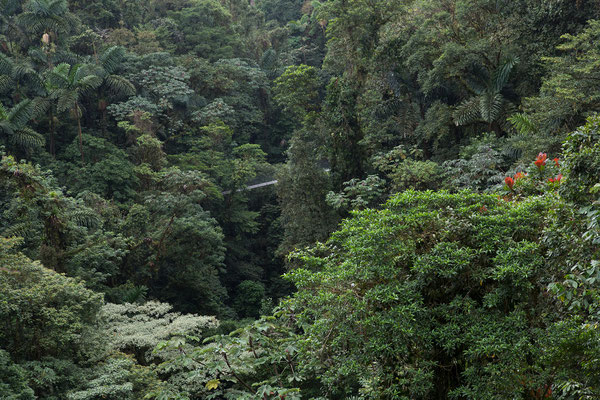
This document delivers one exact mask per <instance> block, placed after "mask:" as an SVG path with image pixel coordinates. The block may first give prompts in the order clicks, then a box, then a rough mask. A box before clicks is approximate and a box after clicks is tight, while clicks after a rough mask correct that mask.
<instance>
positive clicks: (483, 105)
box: [479, 91, 504, 123]
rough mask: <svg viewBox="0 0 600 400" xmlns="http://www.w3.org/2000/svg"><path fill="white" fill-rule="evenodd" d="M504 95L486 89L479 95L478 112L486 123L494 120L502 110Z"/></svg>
mask: <svg viewBox="0 0 600 400" xmlns="http://www.w3.org/2000/svg"><path fill="white" fill-rule="evenodd" d="M503 103H504V97H502V95H501V94H500V93H493V92H489V91H486V92H484V93H482V95H481V96H479V113H480V115H481V119H482V120H484V121H485V122H487V123H491V122H493V121H495V120H496V119H497V118H498V117H499V116H500V113H501V112H502V104H503Z"/></svg>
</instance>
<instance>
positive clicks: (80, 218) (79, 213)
mask: <svg viewBox="0 0 600 400" xmlns="http://www.w3.org/2000/svg"><path fill="white" fill-rule="evenodd" d="M71 218H72V219H73V221H74V222H75V223H76V224H77V225H79V226H85V227H86V228H97V227H99V226H100V218H98V216H97V215H96V214H95V213H94V212H93V211H92V210H90V209H86V208H83V209H78V210H75V211H74V212H73V213H72V214H71Z"/></svg>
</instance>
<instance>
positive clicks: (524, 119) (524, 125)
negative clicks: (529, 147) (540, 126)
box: [507, 113, 537, 135]
mask: <svg viewBox="0 0 600 400" xmlns="http://www.w3.org/2000/svg"><path fill="white" fill-rule="evenodd" d="M507 121H508V122H510V123H511V124H512V126H513V128H515V130H516V131H517V132H518V133H520V134H522V135H524V134H528V133H536V132H537V127H536V126H535V124H534V123H533V122H532V121H531V120H530V119H529V117H528V116H527V115H526V114H521V113H516V114H513V115H511V116H510V117H508V118H507Z"/></svg>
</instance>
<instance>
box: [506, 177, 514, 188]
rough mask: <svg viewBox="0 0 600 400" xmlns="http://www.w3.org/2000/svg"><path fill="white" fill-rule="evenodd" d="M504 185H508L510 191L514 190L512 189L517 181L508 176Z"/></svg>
mask: <svg viewBox="0 0 600 400" xmlns="http://www.w3.org/2000/svg"><path fill="white" fill-rule="evenodd" d="M504 183H506V186H508V188H509V189H510V190H512V188H513V186H514V184H515V181H514V180H513V178H511V177H510V176H507V177H506V178H504Z"/></svg>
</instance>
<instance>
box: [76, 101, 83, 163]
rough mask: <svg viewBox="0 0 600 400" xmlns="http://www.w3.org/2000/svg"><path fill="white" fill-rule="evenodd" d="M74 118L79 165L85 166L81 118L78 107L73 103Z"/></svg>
mask: <svg viewBox="0 0 600 400" xmlns="http://www.w3.org/2000/svg"><path fill="white" fill-rule="evenodd" d="M75 114H76V115H75V116H76V117H77V129H78V133H79V152H80V153H81V163H82V164H85V160H84V159H83V139H82V138H81V116H80V115H79V105H78V104H77V103H75Z"/></svg>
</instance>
